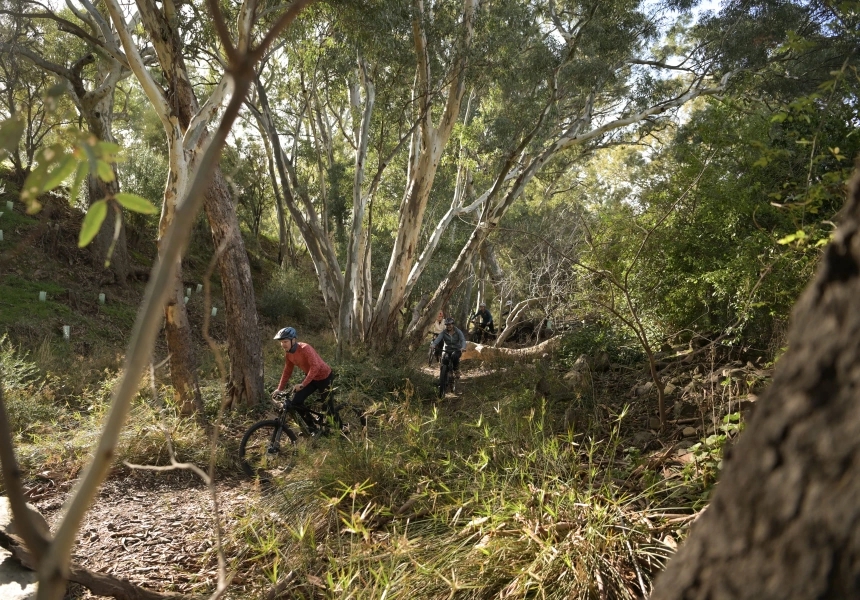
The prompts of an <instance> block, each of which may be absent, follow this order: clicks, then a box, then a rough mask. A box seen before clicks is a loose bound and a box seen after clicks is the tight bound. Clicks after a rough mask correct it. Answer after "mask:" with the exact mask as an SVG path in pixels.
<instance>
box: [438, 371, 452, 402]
mask: <svg viewBox="0 0 860 600" xmlns="http://www.w3.org/2000/svg"><path fill="white" fill-rule="evenodd" d="M450 377H451V374H450V373H449V372H448V365H446V364H443V365H442V366H441V368H440V369H439V397H440V398H444V397H445V392H447V391H448V379H449V378H450Z"/></svg>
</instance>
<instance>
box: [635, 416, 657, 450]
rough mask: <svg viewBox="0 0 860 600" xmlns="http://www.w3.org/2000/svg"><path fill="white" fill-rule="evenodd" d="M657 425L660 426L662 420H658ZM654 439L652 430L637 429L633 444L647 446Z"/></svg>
mask: <svg viewBox="0 0 860 600" xmlns="http://www.w3.org/2000/svg"><path fill="white" fill-rule="evenodd" d="M657 426H658V427H659V426H660V420H659V419H658V420H657ZM653 439H654V434H653V433H651V432H650V431H637V432H636V433H634V434H633V444H634V445H635V446H647V445H648V443H649V442H650V441H651V440H653Z"/></svg>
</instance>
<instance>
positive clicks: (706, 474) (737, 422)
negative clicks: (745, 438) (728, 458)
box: [684, 413, 744, 500]
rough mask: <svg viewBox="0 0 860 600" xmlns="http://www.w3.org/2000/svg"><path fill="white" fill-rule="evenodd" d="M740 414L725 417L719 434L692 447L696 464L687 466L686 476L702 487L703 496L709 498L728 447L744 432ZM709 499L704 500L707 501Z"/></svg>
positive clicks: (688, 479) (690, 449)
mask: <svg viewBox="0 0 860 600" xmlns="http://www.w3.org/2000/svg"><path fill="white" fill-rule="evenodd" d="M743 428H744V423H743V422H741V415H740V413H730V414H727V415H725V416H724V417H723V422H722V424H721V425H720V427H719V430H718V432H716V433H714V434H712V435H709V436H708V437H707V438H705V439H703V440H702V441H700V442H697V443H695V444H693V445H692V446H690V448H689V450H688V451H689V452H690V453H691V454H692V455H693V459H694V462H692V463H689V464H687V466H686V467H685V469H684V476H685V478H686V479H687V481H688V482H690V483H692V484H693V485H696V486H701V489H702V494H703V495H704V496H707V494H708V492H709V491H710V488H711V485H712V484H713V483H714V482H715V481H716V479H717V475H718V473H719V471H720V470H721V469H722V468H723V456H724V455H725V450H726V447H727V445H728V444H729V443H731V442H732V441H733V440H734V439H736V438H737V436H738V435H740V432H741V431H743ZM706 499H707V498H706V497H705V498H703V500H706Z"/></svg>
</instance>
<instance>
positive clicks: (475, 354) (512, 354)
mask: <svg viewBox="0 0 860 600" xmlns="http://www.w3.org/2000/svg"><path fill="white" fill-rule="evenodd" d="M560 343H561V336H556V337H552V338H550V339H548V340H545V341H543V342H541V343H540V344H537V345H536V346H529V347H528V348H495V347H493V346H488V345H485V344H476V343H474V342H467V343H466V349H465V350H463V355H462V356H461V357H460V360H498V359H508V360H533V359H535V358H541V357H542V356H543V355H544V354H547V353H549V352H552V351H554V350H555V349H556V348H558V346H559V344H560Z"/></svg>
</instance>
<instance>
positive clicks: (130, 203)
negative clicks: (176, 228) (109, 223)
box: [114, 192, 158, 215]
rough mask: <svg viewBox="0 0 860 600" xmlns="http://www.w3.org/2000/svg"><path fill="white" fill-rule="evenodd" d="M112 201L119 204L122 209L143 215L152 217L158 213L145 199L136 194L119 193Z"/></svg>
mask: <svg viewBox="0 0 860 600" xmlns="http://www.w3.org/2000/svg"><path fill="white" fill-rule="evenodd" d="M114 199H115V200H116V201H117V202H119V203H120V204H121V205H122V206H123V208H127V209H128V210H131V211H134V212H137V213H142V214H144V215H154V214H156V213H158V209H157V208H156V207H155V206H153V204H152V203H151V202H150V201H149V200H147V199H146V198H142V197H140V196H138V195H137V194H129V193H128V192H120V193H118V194H116V196H114Z"/></svg>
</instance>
